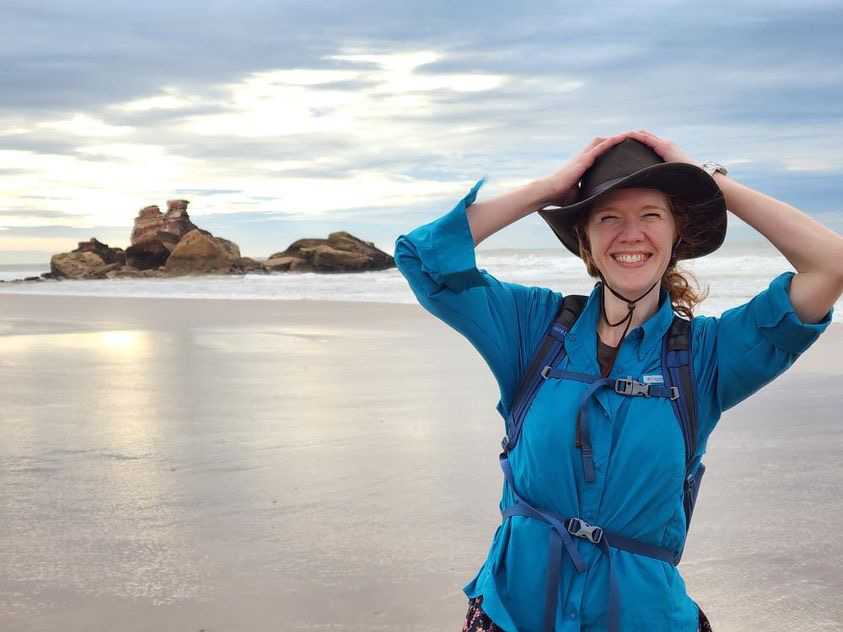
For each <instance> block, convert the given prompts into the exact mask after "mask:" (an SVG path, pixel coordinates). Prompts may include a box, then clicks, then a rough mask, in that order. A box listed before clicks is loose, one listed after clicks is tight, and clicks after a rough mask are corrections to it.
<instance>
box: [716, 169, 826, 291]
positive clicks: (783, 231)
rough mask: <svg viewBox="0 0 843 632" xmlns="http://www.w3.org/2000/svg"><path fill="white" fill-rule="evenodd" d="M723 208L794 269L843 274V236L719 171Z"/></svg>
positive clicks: (717, 176) (717, 179) (717, 178)
mask: <svg viewBox="0 0 843 632" xmlns="http://www.w3.org/2000/svg"><path fill="white" fill-rule="evenodd" d="M714 179H715V180H716V181H717V184H718V185H720V189H721V191H723V196H724V197H725V198H726V208H728V209H729V210H730V211H731V212H732V213H734V214H735V215H736V216H737V217H739V218H740V219H742V220H743V221H744V222H746V223H747V224H749V225H750V226H752V227H753V228H754V229H755V230H757V231H758V232H759V233H761V234H762V235H764V237H766V238H767V239H768V240H769V241H770V243H772V244H773V245H774V246H775V247H776V248H777V249H778V250H779V252H781V253H782V254H783V255H784V256H785V258H786V259H787V260H788V261H789V262H790V263H791V265H792V266H793V267H794V268H796V270H797V272H820V273H823V274H824V275H828V276H829V277H838V278H841V277H843V238H842V237H840V235H838V234H837V233H835V232H834V231H833V230H831V229H830V228H828V227H826V226H823V225H822V224H820V223H819V222H818V221H816V220H815V219H813V218H812V217H810V216H809V215H806V214H805V213H803V212H802V211H800V210H798V209H796V208H794V207H793V206H791V205H790V204H786V203H785V202H782V201H780V200H777V199H775V198H772V197H770V196H768V195H765V194H763V193H760V192H759V191H755V190H754V189H751V188H749V187H748V186H746V185H743V184H740V183H739V182H737V181H735V180H733V179H732V178H730V177H728V176H725V175H723V174H721V173H715V174H714Z"/></svg>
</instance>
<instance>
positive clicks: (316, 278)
mask: <svg viewBox="0 0 843 632" xmlns="http://www.w3.org/2000/svg"><path fill="white" fill-rule="evenodd" d="M476 257H477V266H478V267H479V268H481V269H485V270H486V271H487V272H489V274H491V275H493V276H494V277H495V278H497V279H499V280H501V281H509V282H512V283H520V284H522V285H537V286H541V287H548V288H552V289H554V290H556V291H558V292H562V293H563V294H569V293H570V294H588V293H589V292H590V290H591V288H592V287H593V285H594V280H593V279H590V278H589V277H588V276H587V274H586V273H585V268H584V266H583V264H582V262H581V261H580V260H579V259H577V258H575V257H573V256H571V255H569V254H567V253H566V254H560V252H559V251H558V250H553V249H535V250H529V249H488V250H484V249H482V248H480V249H478V250H477V251H476ZM683 265H684V267H685V269H686V270H688V271H690V272H691V273H692V274H694V276H695V277H696V278H697V280H698V281H699V282H700V284H701V286H702V287H703V288H705V287H708V288H709V295H708V297H707V298H706V300H705V301H703V302H702V303H701V304H700V305H699V306H698V308H697V311H696V313H698V314H701V315H705V316H717V315H719V314H721V313H722V312H723V311H725V310H726V309H729V308H730V307H736V306H738V305H741V304H743V303H745V302H746V301H748V300H749V299H750V298H752V297H753V296H754V295H756V294H757V293H758V292H760V291H761V290H763V289H764V288H765V287H767V285H768V284H769V283H770V281H771V280H772V279H774V278H775V277H776V276H778V275H779V274H781V273H782V272H785V271H788V270H791V271H792V270H793V267H792V266H791V265H790V263H789V262H788V261H787V260H786V259H785V258H784V257H783V256H782V255H781V254H780V253H778V252H777V251H776V250H774V249H773V248H772V247H770V246H769V245H768V244H765V243H745V244H726V245H724V246H723V247H722V248H721V249H720V250H718V251H717V252H716V253H714V254H712V255H709V256H708V257H704V258H702V259H700V260H691V261H687V262H685V263H684V264H683ZM47 271H49V264H48V263H45V264H31V265H27V264H17V265H0V279H5V280H11V279H19V278H23V277H27V276H40V275H41V274H42V273H43V272H47ZM6 292H11V293H26V294H30V293H34V294H52V295H63V296H99V297H106V296H109V297H125V298H132V297H157V298H168V297H169V298H191V299H205V298H215V299H232V300H244V299H273V300H334V301H355V302H356V301H364V302H381V303H415V302H416V298H415V297H414V296H413V294H412V292H411V291H410V289H409V287H408V285H407V283H406V281H405V280H404V278H403V277H402V276H401V274H400V273H399V272H398V270H396V269H391V270H385V271H381V272H362V273H347V274H315V273H305V274H289V273H276V274H270V275H261V274H248V275H245V276H226V275H211V276H201V277H180V278H172V279H109V280H92V281H78V280H74V281H68V280H65V281H46V282H41V283H21V284H13V285H9V284H0V293H6ZM841 307H843V305H842V304H841V302H838V303H837V304H836V305H835V313H834V314H833V316H832V320H833V321H834V322H843V309H841Z"/></svg>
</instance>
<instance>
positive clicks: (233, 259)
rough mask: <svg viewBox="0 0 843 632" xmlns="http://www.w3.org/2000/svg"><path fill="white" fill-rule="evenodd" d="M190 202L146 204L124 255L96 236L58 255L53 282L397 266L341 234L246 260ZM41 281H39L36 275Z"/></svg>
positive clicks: (48, 275) (48, 274) (49, 275)
mask: <svg viewBox="0 0 843 632" xmlns="http://www.w3.org/2000/svg"><path fill="white" fill-rule="evenodd" d="M188 204H189V202H188V201H187V200H170V201H168V202H167V212H166V213H162V212H161V210H160V209H159V208H158V207H157V206H145V207H144V208H142V209H141V210H140V212H139V213H138V215H137V217H136V218H135V222H134V226H133V228H132V235H131V243H130V245H129V247H128V248H126V250H125V251H124V250H123V249H122V248H110V247H109V246H108V245H107V244H104V243H102V242H100V241H98V240H97V239H96V238H95V237H92V238H91V239H90V240H88V241H80V242H79V246H78V247H77V248H76V249H75V250H72V251H71V252H63V253H59V254H56V255H53V257H52V259H51V260H50V272H45V273H44V274H42V275H41V276H42V277H44V278H52V279H103V278H114V277H160V276H167V277H169V276H180V275H187V274H246V273H250V272H252V273H264V274H268V273H271V272H360V271H366V270H385V269H387V268H392V267H395V262H394V261H393V259H392V257H391V256H389V255H388V254H386V253H385V252H383V251H381V250H378V249H377V248H376V247H375V245H374V244H373V243H372V242H368V241H363V240H361V239H358V238H357V237H355V236H354V235H351V234H349V233H347V232H344V231H340V232H336V233H331V234H330V235H329V236H328V239H299V240H297V241H295V242H293V243H292V244H290V246H289V247H288V248H287V249H286V250H284V251H281V252H277V253H275V254H273V255H271V256H270V257H269V258H268V259H267V260H266V261H263V262H260V261H255V260H254V259H250V258H249V257H242V256H241V255H240V248H239V247H238V246H237V244H235V243H234V242H233V241H229V240H228V239H223V238H222V237H215V236H214V235H212V234H211V233H210V232H208V231H207V230H203V229H201V228H199V227H198V226H196V225H195V224H194V223H193V222H192V221H191V220H190V216H189V215H188V214H187V205H188ZM34 279H36V280H40V279H39V278H38V277H34Z"/></svg>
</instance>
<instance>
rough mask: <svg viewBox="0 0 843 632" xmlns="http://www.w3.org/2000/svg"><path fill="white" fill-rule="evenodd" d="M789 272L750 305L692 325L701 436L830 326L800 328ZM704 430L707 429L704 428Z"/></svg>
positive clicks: (827, 318) (826, 320)
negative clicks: (693, 329) (791, 291)
mask: <svg viewBox="0 0 843 632" xmlns="http://www.w3.org/2000/svg"><path fill="white" fill-rule="evenodd" d="M793 276H794V273H793V272H784V273H782V274H780V275H779V276H778V277H776V278H775V279H773V281H771V282H770V285H769V287H768V288H767V289H765V290H764V291H762V292H761V293H759V294H758V295H756V296H755V297H753V298H752V299H751V300H750V301H749V302H748V303H745V304H744V305H741V306H739V307H734V308H732V309H729V310H727V311H725V312H723V314H722V315H721V316H720V317H719V318H710V317H698V318H696V319H695V320H694V324H695V330H696V331H695V336H694V344H695V345H698V346H697V348H698V349H700V352H697V353H695V354H694V356H695V365H696V367H695V370H696V382H697V388H698V396H699V400H700V406H701V411H700V412H701V415H700V420H701V422H703V423H704V422H705V420H708V424H704V425H703V426H702V427H701V430H703V433H704V437H702V438H705V436H707V434H706V431H707V432H710V431H711V430H712V428H713V426H714V423H716V421H717V419H719V417H720V413H721V412H722V411H725V410H727V409H729V408H731V407H732V406H735V405H736V404H738V403H739V402H741V401H743V400H744V399H746V398H747V397H749V396H750V395H752V394H753V393H754V392H756V391H757V390H758V389H760V388H761V387H762V386H764V385H765V384H768V383H769V382H771V381H772V380H774V379H775V378H776V377H778V376H779V375H781V374H782V373H783V372H784V371H785V370H787V369H788V368H789V367H790V366H791V365H792V364H793V363H794V362H795V361H796V359H797V358H798V357H799V356H800V355H801V354H802V353H803V352H804V351H805V350H807V349H808V348H809V347H810V346H811V345H812V344H813V343H814V342H815V341H816V340H817V338H819V336H820V334H821V333H822V332H823V331H825V329H826V327H828V324H829V323H830V322H831V315H832V312H833V310H829V312H828V313H827V314H826V315H825V316H824V317H823V319H822V320H821V321H820V322H818V323H803V322H802V321H801V320H800V319H799V316H797V315H796V312H795V311H794V310H793V305H792V304H791V302H790V295H789V290H790V281H791V279H792V278H793ZM706 425H707V426H708V427H707V428H706V427H705V426H706Z"/></svg>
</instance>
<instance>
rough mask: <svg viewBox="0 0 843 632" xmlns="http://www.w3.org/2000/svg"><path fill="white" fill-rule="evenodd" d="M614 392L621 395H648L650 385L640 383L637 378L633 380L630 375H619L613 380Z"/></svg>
mask: <svg viewBox="0 0 843 632" xmlns="http://www.w3.org/2000/svg"><path fill="white" fill-rule="evenodd" d="M615 392H616V393H620V394H621V395H633V396H635V395H643V396H644V397H649V396H650V385H649V384H642V383H641V382H639V381H638V380H633V379H632V377H627V378H623V377H619V378H618V379H616V380H615Z"/></svg>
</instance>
